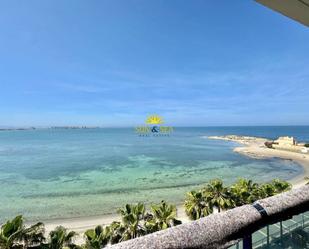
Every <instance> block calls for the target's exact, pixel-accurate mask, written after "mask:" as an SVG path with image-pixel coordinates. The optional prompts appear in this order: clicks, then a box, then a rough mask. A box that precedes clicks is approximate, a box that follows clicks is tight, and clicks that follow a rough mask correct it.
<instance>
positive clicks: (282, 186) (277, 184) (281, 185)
mask: <svg viewBox="0 0 309 249" xmlns="http://www.w3.org/2000/svg"><path fill="white" fill-rule="evenodd" d="M271 184H272V185H273V186H274V189H275V194H280V193H282V192H285V191H288V190H291V189H292V185H291V184H290V183H288V182H287V181H283V180H280V179H274V180H272V182H271Z"/></svg>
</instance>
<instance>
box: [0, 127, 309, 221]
mask: <svg viewBox="0 0 309 249" xmlns="http://www.w3.org/2000/svg"><path fill="white" fill-rule="evenodd" d="M223 134H241V135H252V136H262V137H267V138H276V137H278V136H280V135H293V136H295V137H296V138H297V139H298V140H300V141H309V127H228V128H227V127H225V128H223V127H221V128H213V127H212V128H175V131H174V133H173V134H172V135H171V136H170V137H150V138H145V137H138V136H137V135H136V134H135V133H134V130H133V129H89V130H34V131H1V132H0V189H1V191H0V200H1V202H0V219H1V221H2V220H3V219H6V218H9V217H12V216H14V215H16V214H19V213H21V214H24V215H25V216H26V217H27V218H28V219H29V220H34V219H51V218H64V217H65V218H68V217H81V216H89V215H100V214H105V213H113V212H115V210H116V208H118V207H120V206H122V205H123V204H125V203H130V202H136V201H144V202H154V201H159V200H161V199H166V200H169V201H172V202H175V203H180V202H181V201H182V200H183V198H184V193H185V192H186V191H188V190H191V189H194V188H196V187H197V186H198V185H202V184H203V183H205V182H207V181H208V180H209V179H212V178H217V177H220V178H222V179H224V180H225V181H226V183H231V182H232V181H234V180H235V179H237V178H238V177H240V176H243V177H248V178H252V179H254V180H257V181H260V182H261V181H267V180H269V179H271V178H274V177H279V178H283V179H290V178H293V177H294V176H296V175H298V174H301V173H302V168H301V167H300V166H298V165H297V164H295V163H293V162H291V161H283V160H278V159H272V160H253V159H249V158H246V157H243V156H241V155H238V154H235V153H233V151H232V148H233V147H234V146H236V145H235V144H234V143H230V142H224V141H215V140H208V139H206V138H203V136H208V135H223Z"/></svg>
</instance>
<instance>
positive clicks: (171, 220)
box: [144, 201, 181, 233]
mask: <svg viewBox="0 0 309 249" xmlns="http://www.w3.org/2000/svg"><path fill="white" fill-rule="evenodd" d="M150 208H151V211H152V213H151V214H149V215H148V217H144V219H145V220H146V222H145V226H146V228H147V232H149V233H151V232H155V231H160V230H163V229H166V228H169V227H172V226H177V225H179V224H181V221H180V220H177V219H176V216H177V209H176V206H175V205H170V204H167V203H166V202H165V201H161V203H160V204H157V205H156V204H154V205H151V207H150Z"/></svg>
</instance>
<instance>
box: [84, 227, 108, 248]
mask: <svg viewBox="0 0 309 249" xmlns="http://www.w3.org/2000/svg"><path fill="white" fill-rule="evenodd" d="M84 235H85V238H86V245H85V247H86V249H101V248H102V247H104V246H106V245H107V244H108V242H109V240H110V237H111V233H110V228H109V227H108V226H107V227H105V228H104V229H103V227H102V226H97V227H95V229H89V230H87V231H86V232H85V234H84Z"/></svg>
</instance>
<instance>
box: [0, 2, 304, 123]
mask: <svg viewBox="0 0 309 249" xmlns="http://www.w3.org/2000/svg"><path fill="white" fill-rule="evenodd" d="M0 32H1V33H0V34H1V39H0V84H1V91H0V126H31V125H34V126H49V125H100V126H132V125H138V124H141V123H143V122H144V119H145V117H146V116H147V115H149V114H153V113H157V114H159V115H161V116H163V117H164V119H165V121H166V122H167V123H168V124H171V125H175V126H177V125H180V126H182V125H183V126H214V125H308V124H309V115H308V114H309V98H308V97H309V29H308V28H306V27H305V26H303V25H301V24H299V23H296V22H294V21H293V20H290V19H288V18H286V17H284V16H282V15H280V14H278V13H275V12H273V11H271V10H269V9H267V8H265V7H263V6H261V5H259V4H258V3H256V2H254V1H249V0H234V1H230V0H225V1H210V0H208V1H206V0H195V1H187V0H177V1H176V0H174V1H173V0H167V1H166V0H131V1H125V0H122V1H119V0H109V1H106V0H93V1H80V0H68V1H61V0H46V1H41V0H37V1H34V0H29V1H16V0H10V1H2V2H1V3H0Z"/></svg>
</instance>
